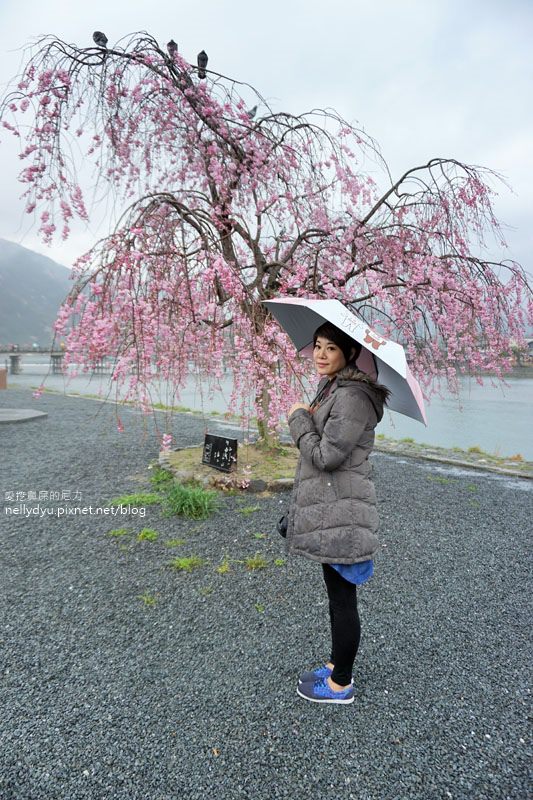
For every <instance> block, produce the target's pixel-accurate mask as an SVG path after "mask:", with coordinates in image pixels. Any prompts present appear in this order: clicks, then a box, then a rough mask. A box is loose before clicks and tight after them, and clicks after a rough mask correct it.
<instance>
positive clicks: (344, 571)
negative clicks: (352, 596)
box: [331, 558, 374, 586]
mask: <svg viewBox="0 0 533 800" xmlns="http://www.w3.org/2000/svg"><path fill="white" fill-rule="evenodd" d="M331 566H332V567H333V569H336V570H337V572H338V573H339V575H341V576H342V577H343V578H344V579H345V580H347V581H349V582H350V583H356V584H357V585H358V586H360V585H361V584H362V583H366V581H368V580H370V578H371V577H372V575H373V574H374V561H373V560H372V559H371V558H370V559H369V560H368V561H360V562H359V563H358V564H331Z"/></svg>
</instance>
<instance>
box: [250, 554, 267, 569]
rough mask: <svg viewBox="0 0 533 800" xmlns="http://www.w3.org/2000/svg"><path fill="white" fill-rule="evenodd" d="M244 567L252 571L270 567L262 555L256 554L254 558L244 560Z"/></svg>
mask: <svg viewBox="0 0 533 800" xmlns="http://www.w3.org/2000/svg"><path fill="white" fill-rule="evenodd" d="M244 566H245V567H246V569H249V570H250V571H251V570H254V569H265V567H268V561H267V560H266V558H265V557H264V556H262V555H261V553H256V554H255V555H254V556H249V557H248V558H245V559H244Z"/></svg>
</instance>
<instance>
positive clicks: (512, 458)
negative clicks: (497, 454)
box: [508, 453, 524, 462]
mask: <svg viewBox="0 0 533 800" xmlns="http://www.w3.org/2000/svg"><path fill="white" fill-rule="evenodd" d="M508 460H509V461H517V462H520V461H523V460H524V456H523V455H522V454H521V453H515V455H514V456H509V459H508Z"/></svg>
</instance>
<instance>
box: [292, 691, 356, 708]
mask: <svg viewBox="0 0 533 800" xmlns="http://www.w3.org/2000/svg"><path fill="white" fill-rule="evenodd" d="M296 693H297V694H298V695H300V697H303V699H304V700H309V702H310V703H331V704H332V705H336V706H339V705H343V706H347V705H349V704H350V703H353V701H354V700H355V697H354V696H353V695H352V696H351V697H347V698H346V699H345V698H339V699H338V700H336V699H335V698H334V697H308V696H307V695H306V694H302V692H301V691H300V687H299V686H297V687H296Z"/></svg>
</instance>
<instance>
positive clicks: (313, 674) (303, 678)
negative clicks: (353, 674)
mask: <svg viewBox="0 0 533 800" xmlns="http://www.w3.org/2000/svg"><path fill="white" fill-rule="evenodd" d="M332 672H333V670H332V669H330V668H329V667H327V666H326V665H325V664H324V666H323V667H317V668H316V669H312V670H309V671H308V672H302V674H301V675H300V677H299V678H298V683H314V682H315V681H316V680H318V679H319V678H329V677H330V675H331V673H332ZM351 682H352V683H353V678H352V681H351Z"/></svg>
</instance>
